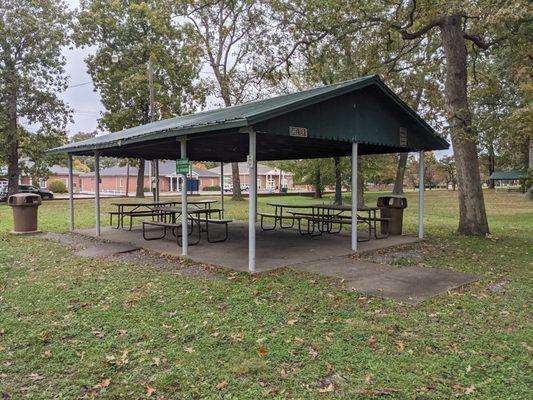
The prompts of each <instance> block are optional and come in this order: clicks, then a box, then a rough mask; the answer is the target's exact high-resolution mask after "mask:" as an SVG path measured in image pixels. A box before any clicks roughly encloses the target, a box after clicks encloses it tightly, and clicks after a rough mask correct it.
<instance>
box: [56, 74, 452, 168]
mask: <svg viewBox="0 0 533 400" xmlns="http://www.w3.org/2000/svg"><path fill="white" fill-rule="evenodd" d="M378 92H379V93H378ZM354 96H355V97H354ZM357 96H358V97H357ZM356 104H357V108H355V107H356ZM354 109H355V110H354ZM321 116H323V119H322V120H318V119H317V118H320V117H321ZM296 123H297V125H295V124H296ZM400 123H401V124H403V125H406V124H407V125H409V127H410V128H409V130H410V131H411V132H412V133H410V138H409V139H410V140H409V142H410V146H407V148H406V150H409V151H414V150H438V149H446V148H448V143H447V142H446V141H445V140H444V139H442V138H441V137H440V136H438V135H437V134H436V133H435V131H434V130H433V129H432V128H431V127H430V126H429V125H428V124H427V123H426V122H425V121H424V120H423V119H422V118H420V117H419V116H418V115H417V114H416V113H415V112H414V111H413V110H411V109H410V108H409V107H408V106H407V105H406V104H405V103H404V102H403V101H402V100H401V99H400V98H399V97H398V96H396V95H395V94H394V93H393V92H392V91H391V90H390V89H389V88H388V87H387V86H386V85H385V84H384V83H383V82H382V81H381V79H379V77H378V76H369V77H364V78H359V79H355V80H350V81H346V82H341V83H337V84H333V85H327V86H322V87H317V88H314V89H310V90H305V91H301V92H297V93H292V94H288V95H283V96H278V97H273V98H270V99H266V100H260V101H255V102H251V103H245V104H241V105H237V106H233V107H226V108H221V109H216V110H210V111H205V112H200V113H196V114H191V115H185V116H179V117H175V118H169V119H165V120H161V121H157V122H153V123H150V124H146V125H141V126H137V127H134V128H130V129H125V130H123V131H120V132H116V133H111V134H107V135H101V136H97V137H95V138H92V139H88V140H84V141H81V142H76V143H70V144H67V145H65V146H62V147H58V148H55V149H52V150H51V151H50V152H53V153H73V154H91V153H92V152H93V151H95V150H100V151H101V153H102V155H111V156H119V157H120V156H124V157H128V156H130V157H144V158H147V159H149V158H150V157H152V158H156V157H158V158H165V157H169V158H175V156H176V151H177V150H175V149H172V151H170V150H169V145H170V144H171V143H172V141H171V140H172V139H174V140H175V138H177V137H180V136H184V135H187V137H188V139H191V140H192V139H194V138H200V140H201V141H202V146H198V149H196V151H195V153H196V155H197V157H203V158H197V159H200V160H205V161H208V160H213V161H218V160H226V161H232V160H233V159H235V160H237V159H239V160H242V159H243V155H242V154H240V155H239V156H238V157H237V156H236V155H235V154H229V155H228V156H231V157H226V158H224V157H223V155H222V154H215V151H214V150H216V149H208V148H206V146H209V145H210V144H212V145H213V146H215V144H213V143H212V142H206V141H205V140H206V139H207V137H208V136H211V135H213V134H215V133H224V134H233V135H238V134H239V129H240V128H244V127H250V126H253V127H254V130H256V131H257V132H258V141H260V139H259V137H260V136H262V135H267V134H270V135H271V136H273V135H280V136H283V138H277V139H272V141H271V144H272V146H274V145H277V146H280V147H283V146H285V147H287V146H292V145H294V144H295V143H296V144H298V143H300V142H299V141H298V140H295V139H296V138H290V139H289V137H288V136H289V133H288V130H289V129H288V127H289V126H304V127H306V129H308V131H309V140H308V143H307V144H313V146H314V147H313V149H314V148H316V149H317V150H316V151H314V150H313V149H311V148H309V147H307V148H306V144H305V143H302V146H301V147H302V150H300V151H296V150H295V149H293V151H292V152H289V151H288V150H287V148H285V149H277V150H279V152H276V149H275V148H271V149H269V151H268V152H267V151H266V150H265V152H264V154H263V155H262V159H282V158H281V157H290V158H306V156H307V155H308V156H309V157H310V158H313V157H321V156H329V153H328V152H327V151H324V150H323V154H322V153H320V152H319V151H318V150H319V148H320V147H322V148H323V147H324V146H323V144H320V143H321V142H320V141H321V140H322V141H323V140H328V141H338V142H340V141H342V142H353V141H356V142H359V143H366V144H368V147H367V149H366V151H367V153H369V154H370V153H372V152H373V153H384V152H395V151H398V147H399V144H398V141H399V139H398V126H399V124H400ZM200 134H201V135H200ZM240 135H241V136H242V134H240ZM169 139H170V140H169ZM276 140H277V141H278V143H277V144H276ZM280 140H281V142H280ZM241 141H242V140H241V139H240V138H238V137H236V136H235V137H232V138H228V139H227V141H226V142H227V143H230V142H232V146H233V147H231V146H229V144H228V148H227V149H226V151H229V152H231V151H232V152H233V153H235V152H236V151H238V152H240V153H242V152H243V151H245V149H244V148H243V146H242V143H241ZM156 143H159V146H156ZM174 143H175V142H174ZM144 144H145V145H146V146H144ZM198 144H199V142H198ZM177 147H179V146H177ZM377 147H380V148H379V149H378V148H377ZM383 147H387V149H384V148H383ZM341 148H342V149H341ZM202 149H203V150H204V151H201V150H202ZM218 149H219V150H221V149H222V148H221V147H219V148H218ZM304 149H306V151H307V153H305V152H304ZM332 151H333V150H331V151H330V152H332ZM404 151H405V150H404ZM259 153H260V149H259V148H258V159H260V158H259ZM326 153H328V154H326ZM341 153H343V154H344V153H346V146H340V147H339V148H338V149H337V150H335V152H334V153H332V154H338V155H343V154H341ZM159 155H160V156H159ZM266 157H268V158H266Z"/></svg>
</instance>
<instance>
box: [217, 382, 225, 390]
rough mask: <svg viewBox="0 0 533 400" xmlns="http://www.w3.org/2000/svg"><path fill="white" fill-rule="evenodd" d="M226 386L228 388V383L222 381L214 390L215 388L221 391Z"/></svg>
mask: <svg viewBox="0 0 533 400" xmlns="http://www.w3.org/2000/svg"><path fill="white" fill-rule="evenodd" d="M226 386H228V381H222V382H219V383H217V386H216V388H217V389H218V390H222V389H224V388H225V387H226Z"/></svg>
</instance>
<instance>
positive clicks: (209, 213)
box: [142, 200, 232, 246]
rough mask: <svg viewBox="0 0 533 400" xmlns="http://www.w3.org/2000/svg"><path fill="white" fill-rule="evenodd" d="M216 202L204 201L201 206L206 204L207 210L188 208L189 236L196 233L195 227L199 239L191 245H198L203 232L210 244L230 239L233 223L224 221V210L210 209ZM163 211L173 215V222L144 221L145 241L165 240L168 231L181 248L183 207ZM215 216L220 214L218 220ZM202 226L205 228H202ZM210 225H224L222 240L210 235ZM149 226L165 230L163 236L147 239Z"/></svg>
mask: <svg viewBox="0 0 533 400" xmlns="http://www.w3.org/2000/svg"><path fill="white" fill-rule="evenodd" d="M213 202H215V201H214V200H213V201H210V202H206V201H203V202H201V203H199V204H204V205H205V208H188V209H187V219H188V220H189V221H190V222H191V225H190V230H189V228H188V226H187V235H188V236H190V235H192V233H193V231H194V225H195V224H196V226H197V227H198V239H197V240H196V242H193V243H189V244H190V245H196V244H198V243H199V242H200V240H201V234H202V232H205V233H206V237H207V241H208V242H209V243H217V242H223V241H226V240H227V238H228V224H229V223H230V222H232V220H230V219H224V218H222V210H221V209H218V208H217V209H213V208H210V205H211V204H212V203H213ZM162 210H163V211H164V212H165V213H169V214H170V215H171V221H170V222H167V221H143V224H142V227H143V237H144V239H145V240H156V239H163V238H164V237H165V236H166V234H167V231H168V230H170V231H171V232H172V234H173V235H174V236H175V237H176V239H177V243H178V245H179V246H181V243H180V237H181V235H182V234H183V228H182V224H181V222H180V221H179V220H178V218H179V217H180V216H181V215H182V208H181V207H163V208H162ZM213 214H218V218H214V217H213ZM202 224H204V226H203V227H202ZM210 224H216V225H224V229H225V234H224V236H223V237H222V238H218V239H213V238H212V237H211V236H210V234H209V225H210ZM147 226H158V227H162V228H163V234H162V235H161V236H157V237H147V235H146V227H147ZM179 229H181V231H182V233H181V235H180V234H179V232H178V231H179Z"/></svg>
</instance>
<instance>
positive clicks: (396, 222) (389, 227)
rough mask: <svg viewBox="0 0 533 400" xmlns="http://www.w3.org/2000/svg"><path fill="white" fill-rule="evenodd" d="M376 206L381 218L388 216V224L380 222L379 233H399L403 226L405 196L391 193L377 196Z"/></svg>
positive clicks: (405, 206) (405, 204)
mask: <svg viewBox="0 0 533 400" xmlns="http://www.w3.org/2000/svg"><path fill="white" fill-rule="evenodd" d="M377 206H378V207H379V209H380V212H381V218H389V219H390V221H389V223H388V224H381V233H382V234H387V233H388V234H389V235H401V234H402V227H403V210H404V209H405V208H407V199H406V198H405V196H401V195H395V194H391V195H388V196H381V197H378V204H377Z"/></svg>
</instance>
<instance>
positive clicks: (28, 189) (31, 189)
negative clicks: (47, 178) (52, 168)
mask: <svg viewBox="0 0 533 400" xmlns="http://www.w3.org/2000/svg"><path fill="white" fill-rule="evenodd" d="M19 193H34V194H38V195H39V196H41V198H42V199H43V200H45V199H53V198H54V193H53V192H51V191H50V190H48V189H40V188H36V187H35V186H32V185H19Z"/></svg>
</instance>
